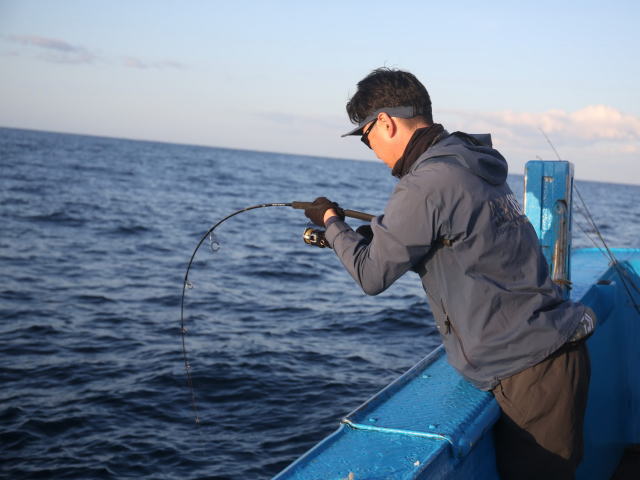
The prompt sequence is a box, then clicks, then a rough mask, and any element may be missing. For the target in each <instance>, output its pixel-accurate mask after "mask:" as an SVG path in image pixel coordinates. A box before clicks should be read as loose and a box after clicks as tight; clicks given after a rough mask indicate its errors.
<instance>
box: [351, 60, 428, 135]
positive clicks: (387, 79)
mask: <svg viewBox="0 0 640 480" xmlns="http://www.w3.org/2000/svg"><path fill="white" fill-rule="evenodd" d="M409 106H411V107H413V109H414V112H416V116H418V115H420V116H422V117H424V119H425V120H426V121H427V123H430V124H431V123H433V115H432V113H431V98H430V97H429V92H427V89H426V88H425V87H424V85H422V83H420V81H419V80H418V79H417V78H416V77H415V75H413V74H412V73H409V72H404V71H402V70H392V69H390V68H385V67H383V68H377V69H375V70H374V71H373V72H371V73H370V74H369V75H367V76H366V77H365V78H363V79H362V80H360V82H358V91H357V92H356V93H355V95H353V97H351V100H349V102H348V103H347V114H348V115H349V119H350V120H351V121H352V122H353V123H360V122H361V121H362V120H364V119H365V118H367V116H368V115H371V113H372V112H375V111H376V110H378V109H380V108H384V107H409Z"/></svg>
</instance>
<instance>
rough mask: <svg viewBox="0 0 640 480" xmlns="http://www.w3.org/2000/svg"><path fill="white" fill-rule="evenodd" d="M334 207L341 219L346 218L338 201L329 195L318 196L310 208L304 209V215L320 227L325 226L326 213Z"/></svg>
mask: <svg viewBox="0 0 640 480" xmlns="http://www.w3.org/2000/svg"><path fill="white" fill-rule="evenodd" d="M330 208H333V209H334V210H335V211H336V213H337V214H338V217H340V220H344V210H342V209H341V208H340V206H339V205H338V204H337V203H336V202H332V201H331V200H329V199H328V198H327V197H318V198H316V199H315V200H314V201H313V203H312V204H311V206H310V207H309V208H305V209H304V215H305V217H307V218H308V219H309V220H311V221H312V222H313V223H315V224H316V225H318V226H319V227H324V214H325V212H326V211H327V210H329V209H330Z"/></svg>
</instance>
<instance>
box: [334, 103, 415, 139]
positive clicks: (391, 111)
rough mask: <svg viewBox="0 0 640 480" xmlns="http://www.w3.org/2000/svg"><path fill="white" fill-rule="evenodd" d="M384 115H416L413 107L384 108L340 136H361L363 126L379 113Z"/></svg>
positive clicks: (400, 116) (409, 116) (411, 116)
mask: <svg viewBox="0 0 640 480" xmlns="http://www.w3.org/2000/svg"><path fill="white" fill-rule="evenodd" d="M383 112H384V113H386V114H387V115H389V116H390V117H398V118H413V117H415V116H416V115H419V114H417V113H415V111H414V109H413V107H384V108H379V109H378V110H376V111H375V112H373V113H372V114H370V115H368V116H367V117H366V118H365V119H364V120H362V121H361V122H360V123H359V124H358V126H357V127H355V128H354V129H353V130H350V131H348V132H347V133H345V134H343V135H340V136H341V137H348V136H349V135H362V130H363V129H364V127H365V125H366V124H367V123H369V122H372V121H373V120H374V119H375V118H376V117H377V116H378V114H380V113H383Z"/></svg>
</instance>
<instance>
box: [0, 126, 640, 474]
mask: <svg viewBox="0 0 640 480" xmlns="http://www.w3.org/2000/svg"><path fill="white" fill-rule="evenodd" d="M0 152H2V156H1V157H0V164H1V167H2V172H3V174H2V175H1V176H0V216H1V218H2V221H3V225H2V234H1V235H0V272H1V273H0V275H1V276H2V284H1V285H0V300H1V302H0V314H1V315H2V319H3V322H2V324H1V325H0V332H1V334H2V339H3V342H2V343H0V359H1V362H2V363H1V365H2V367H1V368H0V379H1V380H2V386H3V388H2V390H1V391H0V441H1V444H2V453H0V455H1V456H2V461H1V463H0V475H1V476H4V477H5V478H12V479H13V478H21V479H23V478H26V479H28V478H34V479H35V478H60V479H63V478H64V479H72V478H77V479H94V478H95V479H102V478H105V479H113V478H127V477H135V478H171V479H174V478H180V479H196V478H208V479H238V478H251V479H260V478H269V477H271V476H272V475H274V474H275V473H277V472H278V471H279V470H281V469H282V468H284V467H285V466H286V465H287V464H288V463H290V462H291V461H293V460H294V459H295V458H296V457H297V456H298V455H300V454H301V453H302V452H304V451H305V450H307V449H308V448H310V447H311V446H312V445H313V444H315V443H316V442H317V441H319V440H320V439H322V438H323V437H324V436H326V435H327V434H329V433H330V432H332V431H333V430H334V429H335V428H336V427H337V422H338V420H339V418H340V417H341V416H343V415H345V414H346V413H348V412H349V411H351V410H352V409H354V408H355V407H357V406H358V405H359V404H360V403H362V402H363V401H364V400H366V399H367V398H368V397H369V396H370V395H372V394H373V393H375V392H376V391H378V390H379V389H380V388H382V387H383V386H385V385H386V384H387V383H388V382H389V381H391V380H393V379H394V378H396V377H397V376H398V375H399V374H400V373H402V372H403V371H404V370H406V369H407V368H409V367H410V366H411V365H413V364H414V363H415V362H417V361H418V360H419V359H421V358H422V357H423V356H424V355H426V354H428V353H429V351H431V350H432V349H433V348H434V347H435V346H436V345H437V344H438V342H439V340H438V337H437V334H436V330H435V327H434V325H433V319H432V317H431V313H430V311H429V308H428V305H427V303H426V300H425V296H424V293H423V292H422V291H421V287H420V284H419V281H418V279H417V277H416V276H415V275H408V276H406V278H403V279H401V280H400V281H399V282H398V283H397V284H396V285H394V286H393V287H392V288H390V289H389V290H388V291H387V292H385V293H384V294H382V295H380V296H378V297H376V298H370V297H366V296H364V295H363V294H362V293H361V292H360V291H359V290H358V288H357V287H356V286H355V284H354V283H353V281H352V280H351V279H350V278H349V277H348V275H347V274H346V273H345V272H344V271H343V269H342V267H341V266H340V263H339V261H338V260H337V259H336V258H335V256H334V255H333V254H332V252H331V251H329V250H321V249H314V248H311V247H307V246H306V245H304V244H303V243H302V240H301V234H302V231H303V229H304V228H305V227H306V226H307V221H306V218H305V217H304V216H303V215H302V212H300V211H293V210H291V209H285V208H273V209H261V210H255V211H251V212H247V213H243V214H242V215H239V216H238V217H235V218H233V219H231V220H229V221H228V222H226V223H225V224H224V225H222V226H221V227H220V228H219V231H217V234H218V240H219V242H220V250H219V251H217V252H215V253H214V252H212V251H211V250H210V249H209V248H207V246H206V245H205V246H204V248H202V249H201V251H200V252H199V253H198V256H197V257H196V261H195V263H194V266H193V270H192V273H191V275H190V280H191V282H192V283H193V286H194V288H193V289H189V290H188V292H187V298H186V305H185V313H186V323H187V325H186V326H187V329H188V334H187V339H186V340H187V348H188V355H189V359H190V362H191V364H192V366H193V381H194V385H195V393H196V401H197V406H198V409H199V411H200V416H201V418H202V424H201V426H200V427H197V426H196V425H195V424H194V420H193V412H192V411H191V406H190V393H189V390H188V388H187V386H186V382H185V375H184V367H183V364H182V352H181V338H180V335H179V304H180V293H181V289H182V280H183V276H184V270H185V268H186V264H187V261H188V259H189V256H190V255H191V252H192V250H193V248H194V247H195V245H196V243H197V241H198V240H199V238H200V236H201V235H202V234H203V233H204V232H205V231H206V230H207V229H208V228H209V227H210V226H211V225H212V224H213V223H215V222H216V221H218V220H219V219H221V218H222V217H224V216H225V215H227V214H229V213H231V212H233V211H235V210H237V209H240V208H243V207H247V206H250V205H255V204H258V203H265V202H290V201H293V200H301V201H305V200H312V199H313V198H315V197H316V196H319V195H326V196H328V197H330V198H334V199H336V200H337V201H339V202H340V203H341V204H342V205H344V206H345V207H348V208H353V209H356V210H362V211H369V212H372V213H378V212H381V210H382V208H383V207H384V203H385V200H386V198H387V196H388V194H389V193H390V191H391V189H392V188H393V180H392V178H391V176H390V175H389V173H388V170H387V169H386V167H384V166H383V165H381V164H378V163H368V162H354V161H346V160H345V161H340V160H331V159H321V158H313V157H301V156H290V155H280V154H269V153H259V152H248V151H237V150H228V149H216V148H204V147H194V146H184V145H170V144H162V143H152V142H136V141H130V140H118V139H106V138H96V137H85V136H77V135H62V134H53V133H46V132H32V131H22V130H13V129H0ZM577 168H579V167H577ZM510 181H511V182H512V185H513V187H514V189H515V190H516V191H517V192H518V193H517V195H518V196H521V192H522V188H521V181H522V179H521V178H520V177H511V178H510ZM580 187H581V190H582V193H583V195H584V196H585V197H586V198H587V199H589V198H591V199H593V201H594V202H595V201H596V200H597V202H598V203H594V204H593V205H591V207H592V211H593V214H594V216H595V217H596V219H599V218H600V219H606V224H604V223H603V224H602V231H603V233H605V234H606V235H607V237H608V238H610V239H611V243H612V244H615V245H618V246H635V243H634V242H635V241H636V235H635V232H633V228H632V226H633V225H635V224H636V223H637V219H638V218H639V216H640V212H639V211H638V207H637V206H636V202H635V199H637V198H638V193H640V192H639V189H638V187H630V186H621V185H605V184H596V183H580ZM614 204H616V205H618V207H616V208H615V209H612V208H611V207H612V205H614ZM619 205H625V208H624V209H622V208H619ZM634 222H635V223H634ZM574 244H576V245H577V246H591V244H590V242H589V241H588V239H587V238H586V237H584V235H583V234H582V233H581V232H580V231H579V230H578V231H576V232H575V239H574Z"/></svg>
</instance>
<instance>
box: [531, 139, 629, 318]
mask: <svg viewBox="0 0 640 480" xmlns="http://www.w3.org/2000/svg"><path fill="white" fill-rule="evenodd" d="M539 130H540V131H541V132H542V135H544V138H546V139H547V142H548V143H549V145H551V148H552V149H553V151H554V153H555V154H556V156H557V157H558V160H560V161H562V158H561V157H560V154H559V153H558V151H557V150H556V147H554V146H553V143H551V140H550V139H549V137H548V136H547V134H546V133H545V132H544V130H542V128H540V129H539ZM573 189H574V190H575V192H576V193H577V194H578V198H579V199H580V203H582V208H581V209H579V211H580V213H581V214H582V216H583V217H584V218H585V220H586V221H587V223H588V224H590V225H591V227H592V228H593V230H594V231H595V233H596V235H598V238H599V239H600V242H601V243H602V245H603V247H604V249H605V251H603V250H602V249H601V248H600V247H598V249H599V250H600V252H601V253H602V254H603V255H604V256H605V257H608V259H609V260H610V262H611V263H610V265H611V266H612V267H613V268H615V270H616V272H617V273H618V276H619V277H620V280H621V282H622V286H623V287H624V289H625V291H626V293H627V296H628V297H629V300H630V301H631V304H632V305H633V308H634V309H635V310H636V311H637V312H638V313H640V305H638V304H637V303H636V302H635V300H634V298H633V294H632V293H631V289H630V288H629V285H627V280H628V281H629V283H630V284H631V287H633V289H634V290H636V291H640V289H639V288H638V286H637V285H636V284H635V282H634V281H633V278H631V276H630V275H629V273H628V272H627V271H626V268H624V267H623V266H622V265H621V264H620V262H618V259H617V258H616V257H615V255H614V254H613V252H612V251H611V249H610V248H609V245H607V242H606V241H605V239H604V237H603V236H602V233H600V229H599V228H598V225H597V224H596V222H595V220H594V218H593V215H591V212H590V211H589V207H587V203H586V202H585V201H584V198H583V197H582V194H581V193H580V190H579V189H578V186H577V185H576V183H575V182H573ZM576 223H577V222H576ZM578 226H580V225H579V224H578ZM580 228H581V229H582V227H581V226H580ZM582 230H583V232H584V233H585V235H586V236H587V238H589V240H591V241H592V242H593V244H594V245H596V246H597V244H596V242H595V241H594V240H593V239H592V238H591V237H590V236H589V234H587V232H586V231H585V230H584V229H582ZM625 279H626V280H625Z"/></svg>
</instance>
